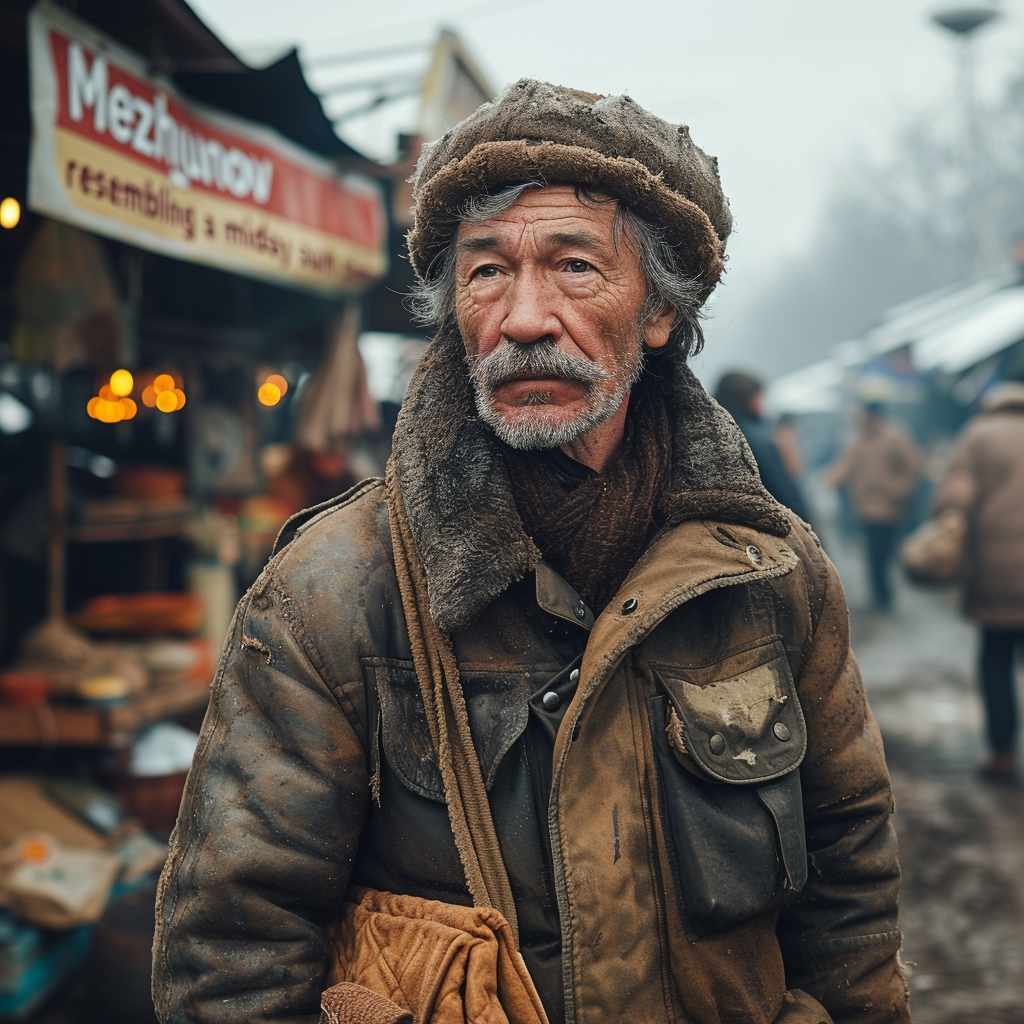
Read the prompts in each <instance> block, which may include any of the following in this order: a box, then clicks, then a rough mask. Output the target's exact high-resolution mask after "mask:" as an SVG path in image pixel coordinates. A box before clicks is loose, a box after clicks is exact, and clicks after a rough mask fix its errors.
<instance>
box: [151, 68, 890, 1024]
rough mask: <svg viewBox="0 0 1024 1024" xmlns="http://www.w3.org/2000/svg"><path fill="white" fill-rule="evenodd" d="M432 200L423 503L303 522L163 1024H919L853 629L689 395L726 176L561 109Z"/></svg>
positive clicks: (226, 698) (461, 146) (416, 437)
mask: <svg viewBox="0 0 1024 1024" xmlns="http://www.w3.org/2000/svg"><path fill="white" fill-rule="evenodd" d="M415 197H416V221H415V226H414V228H413V230H412V232H411V233H410V236H409V250H410V255H411V258H412V261H413V265H414V267H415V268H416V271H417V274H418V275H419V278H420V280H421V288H420V291H419V295H418V299H417V301H418V303H419V305H420V310H421V312H422V313H423V314H424V315H425V316H426V317H429V318H430V319H431V320H433V321H434V322H435V323H436V324H437V327H438V331H437V335H436V337H435V339H434V341H433V343H432V344H431V346H430V348H429V349H428V352H427V354H426V356H425V358H424V359H423V361H422V363H421V365H420V367H419V369H418V371H417V375H416V377H415V378H414V380H413V382H412V384H411V386H410V389H409V393H408V395H407V398H406V401H405V404H404V406H403V408H402V413H401V417H400V419H399V423H398V428H397V431H396V435H395V442H394V454H393V458H392V460H391V463H390V465H389V470H388V477H387V480H386V482H384V481H380V480H371V481H367V482H365V483H363V484H362V485H360V486H359V487H357V488H356V489H354V490H353V491H350V492H349V493H348V494H346V495H343V496H342V497H340V498H338V499H337V500H335V501H331V502H328V503H326V504H325V505H321V506H319V507H318V508H316V509H313V510H310V511H309V512H307V513H303V514H302V515H300V516H298V517H296V518H295V519H294V520H293V521H292V522H291V523H290V524H289V525H288V526H287V527H286V528H285V530H284V531H283V533H282V536H281V538H280V539H279V541H278V550H277V553H276V554H275V556H274V557H273V559H272V560H271V562H270V564H269V565H268V566H267V569H266V571H265V572H264V574H263V575H262V577H261V578H260V580H259V581H258V582H257V583H256V584H255V585H254V586H253V588H252V589H251V591H250V592H249V593H248V594H247V595H246V597H245V598H244V599H243V601H242V602H241V604H240V605H239V609H238V612H237V614H236V617H235V622H234V627H233V629H232V633H231V637H230V639H229V641H228V645H227V649H226V651H225V653H224V656H223V658H222V661H221V666H220V670H219V672H218V675H217V679H216V681H215V683H214V688H213V695H212V701H211V706H210V711H209V714H208V716H207V721H206V724H205V726H204V729H203V736H202V740H201V742H200V745H199V748H198V750H197V753H196V760H195V764H194V767H193V770H192V773H191V775H190V778H189V783H188V788H187V791H186V795H185V799H184V802H183V804H182V808H181V815H180V818H179V822H178V828H177V831H176V833H175V836H174V839H173V842H172V844H171V847H172V848H171V853H170V857H169V860H168V863H167V867H166V869H165V872H164V876H163V879H162V884H161V888H160V894H159V898H158V931H157V937H156V943H155V947H154V948H155V963H154V995H155V1000H156V1006H157V1011H158V1014H159V1016H160V1018H161V1020H162V1021H165V1022H167V1021H174V1022H179V1021H195V1022H204V1024H205V1022H211V1024H212V1022H215V1021H216V1022H222V1021H223V1022H227V1021H232V1022H234V1021H243V1020H253V1019H260V1020H285V1019H288V1020H292V1019H300V1018H301V1019H303V1020H310V1021H311V1020H313V1019H314V1018H315V1016H316V1014H317V1012H318V1009H319V1007H320V1000H321V990H322V989H323V988H327V987H328V986H330V991H329V993H328V995H327V996H325V997H324V1007H325V1019H326V1020H328V1021H331V1022H335V1024H338V1022H345V1021H380V1022H392V1021H400V1020H413V1019H415V1020H416V1021H434V1022H437V1024H442V1022H448V1021H456V1020H458V1021H463V1020H465V1021H488V1022H490V1021H495V1022H498V1021H505V1020H508V1021H511V1022H513V1024H525V1022H527V1021H530V1022H537V1021H543V1020H545V1019H546V1020H548V1021H551V1022H562V1021H567V1022H568V1021H571V1022H578V1024H583V1022H588V1024H598V1022H601V1024H604V1022H620V1021H635V1022H665V1024H668V1022H670V1021H673V1022H677V1021H678V1022H688V1024H730V1022H735V1024H740V1022H743V1024H770V1022H773V1021H778V1022H782V1021H785V1022H787V1024H827V1022H828V1021H829V1020H834V1021H836V1022H837V1024H841V1022H844V1021H850V1022H853V1021H857V1022H878V1024H881V1022H887V1024H888V1022H904V1021H907V1020H908V1019H909V1018H908V1010H907V992H906V986H905V983H904V980H903V976H902V972H901V968H900V965H899V962H898V950H899V946H900V934H899V931H898V928H897V924H896V895H897V888H898V884H899V869H898V866H897V861H896V847H895V840H894V837H893V832H892V828H891V825H890V823H889V815H890V812H891V806H892V798H891V792H890V786H889V779H888V775H887V772H886V768H885V762H884V758H883V754H882V745H881V740H880V738H879V735H878V730H877V728H876V726H875V723H874V720H873V719H872V716H871V713H870V711H869V710H868V707H867V704H866V703H865V700H864V693H863V689H862V685H861V681H860V677H859V674H858V670H857V666H856V663H855V661H854V659H853V656H852V654H851V652H850V648H849V635H848V628H847V613H846V604H845V600H844V597H843V592H842V588H841V586H840V583H839V580H838V578H837V577H836V575H835V572H834V570H833V568H832V566H831V565H830V564H829V562H828V559H827V558H826V557H825V556H824V554H823V553H822V551H821V549H820V547H819V545H818V543H817V541H816V539H815V538H814V536H813V535H812V534H811V533H810V531H809V530H808V529H807V527H806V526H805V525H804V524H803V523H801V522H800V521H799V520H797V519H796V518H795V517H794V516H792V515H791V514H790V513H789V512H788V511H787V510H786V509H785V508H783V507H782V506H780V505H779V504H778V503H777V502H776V501H775V500H774V499H772V498H771V497H770V496H769V495H768V494H767V493H766V492H765V490H764V489H763V487H762V486H761V483H760V481H759V479H758V473H757V467H756V465H755V463H754V462H753V459H752V458H751V456H750V453H749V450H748V448H747V446H746V444H745V442H744V441H743V438H742V435H741V434H740V432H739V430H738V429H737V427H736V425H735V424H734V423H733V421H732V420H731V419H730V417H729V416H728V415H727V414H725V413H724V412H723V411H722V410H721V409H720V408H719V407H718V406H716V405H715V403H714V402H712V401H711V399H709V398H708V396H707V395H706V393H705V392H704V390H703V389H702V388H701V386H700V385H699V384H698V383H697V381H696V379H695V378H694V377H693V375H692V374H691V372H690V371H689V369H688V368H687V364H686V359H687V356H688V355H689V354H690V353H692V352H693V351H696V349H697V348H698V347H699V345H700V342H701V335H700V326H699V319H698V311H699V309H700V306H701V305H702V303H703V302H704V300H705V299H706V298H707V296H708V294H709V293H710V292H711V290H712V289H713V288H714V287H715V284H716V283H717V281H718V279H719V276H720V274H721V272H722V269H723V251H724V244H725V239H726V237H727V235H728V233H729V228H730V216H729V212H728V206H727V204H726V201H725V198H724V196H723V195H722V191H721V187H720V185H719V181H718V174H717V170H716V165H715V162H714V160H712V159H711V158H710V157H708V156H706V155H705V154H704V153H703V152H701V150H699V149H698V148H697V147H696V146H694V144H693V143H692V142H691V141H690V138H689V134H688V132H687V129H686V128H684V127H678V126H675V125H670V124H667V123H665V122H664V121H661V120H659V119H658V118H656V117H654V116H653V115H651V114H649V113H648V112H646V111H645V110H643V109H642V108H640V107H639V106H637V105H636V104H635V103H634V102H633V101H632V100H630V99H629V98H628V97H622V96H620V97H599V96H595V95H592V94H588V93H584V92H578V91H575V90H571V89H565V88H561V87H555V86H551V85H547V84H544V83H539V82H535V81H528V80H524V81H521V82H518V83H517V84H515V85H514V86H512V87H510V88H509V89H508V90H507V91H506V93H505V94H504V95H503V96H502V97H501V98H500V99H499V100H498V101H496V102H495V103H493V104H487V105H485V106H483V107H481V108H480V109H479V110H478V111H477V112H476V113H474V114H473V115H472V116H471V117H469V118H468V119H467V120H466V121H464V122H463V123H462V124H460V125H459V126H458V127H457V128H455V129H454V130H452V131H451V132H449V133H448V134H447V135H446V136H445V137H444V138H443V139H441V141H440V142H438V143H437V144H436V145H435V146H434V147H432V148H431V149H430V150H429V151H427V152H426V153H425V155H424V157H423V159H422V160H421V162H420V166H419V168H418V170H417V174H416V182H415ZM335 983H337V984H335ZM406 1011H411V1015H410V1014H409V1013H407V1012H406Z"/></svg>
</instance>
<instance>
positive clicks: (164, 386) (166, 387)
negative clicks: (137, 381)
mask: <svg viewBox="0 0 1024 1024" xmlns="http://www.w3.org/2000/svg"><path fill="white" fill-rule="evenodd" d="M153 390H154V391H155V392H156V393H157V394H158V395H159V394H160V393H161V392H163V391H173V390H174V378H173V377H172V376H171V375H170V374H169V373H161V374H159V375H158V376H157V377H156V378H155V379H154V381H153ZM157 408H160V407H159V406H157Z"/></svg>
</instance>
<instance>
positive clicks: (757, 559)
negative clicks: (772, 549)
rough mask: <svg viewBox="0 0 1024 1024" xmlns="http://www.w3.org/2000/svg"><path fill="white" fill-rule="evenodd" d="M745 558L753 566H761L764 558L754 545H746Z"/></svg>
mask: <svg viewBox="0 0 1024 1024" xmlns="http://www.w3.org/2000/svg"><path fill="white" fill-rule="evenodd" d="M747 558H749V559H750V560H751V561H752V562H753V563H754V565H761V564H762V563H763V562H764V556H763V555H762V554H761V549H760V548H759V547H758V546H757V545H756V544H748V545H747Z"/></svg>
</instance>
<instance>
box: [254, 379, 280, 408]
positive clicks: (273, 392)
mask: <svg viewBox="0 0 1024 1024" xmlns="http://www.w3.org/2000/svg"><path fill="white" fill-rule="evenodd" d="M256 397H257V398H258V399H259V400H260V402H261V403H262V404H263V405H277V403H278V402H280V401H281V389H280V388H279V387H278V386H277V385H276V384H271V383H270V381H269V380H268V381H266V382H265V383H263V384H261V385H260V389H259V391H257V392H256Z"/></svg>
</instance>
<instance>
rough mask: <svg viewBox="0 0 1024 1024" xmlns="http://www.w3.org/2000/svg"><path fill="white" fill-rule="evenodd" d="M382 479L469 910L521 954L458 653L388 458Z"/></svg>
mask: <svg viewBox="0 0 1024 1024" xmlns="http://www.w3.org/2000/svg"><path fill="white" fill-rule="evenodd" d="M385 480H386V483H387V490H388V519H389V522H390V525H391V543H392V546H393V548H394V558H395V575H396V576H397V578H398V589H399V592H400V593H401V595H402V610H403V612H404V613H405V623H406V628H407V630H408V632H409V644H410V646H411V648H412V660H413V665H414V666H415V669H416V678H417V680H418V681H419V684H420V691H421V693H422V695H423V705H424V707H425V709H426V713H427V724H428V726H429V727H430V737H431V739H432V740H433V742H434V750H435V751H436V752H437V761H438V767H439V768H440V771H441V778H442V780H443V781H444V792H445V802H446V803H447V806H448V817H449V818H450V820H451V825H452V832H453V833H454V834H455V846H456V848H457V849H458V851H459V859H460V860H461V861H462V868H463V871H464V872H465V874H466V883H467V884H468V886H469V891H470V894H471V895H472V897H473V905H474V906H477V907H493V908H494V909H495V910H497V911H499V912H500V913H501V914H502V916H503V917H504V918H505V920H506V921H507V922H508V924H509V927H510V928H511V929H512V935H513V937H514V939H515V944H516V948H517V949H518V948H519V924H518V920H517V918H516V908H515V903H514V902H513V900H512V888H511V886H510V885H509V880H508V872H507V871H506V870H505V862H504V861H503V860H502V857H501V848H500V846H499V845H498V834H497V832H496V831H495V828H494V819H493V818H492V817H491V805H490V803H489V801H488V798H487V787H486V786H485V785H484V777H483V772H482V771H481V768H480V759H479V757H478V756H477V752H476V746H475V745H474V743H473V736H472V733H471V732H470V729H469V713H468V711H467V709H466V698H465V695H464V693H463V692H462V684H461V682H460V681H459V669H458V666H457V664H456V662H455V653H454V651H453V650H452V645H451V640H450V639H449V638H448V637H447V636H444V635H443V634H442V633H441V632H440V630H439V629H438V628H437V626H436V625H435V623H434V620H433V618H432V617H431V615H430V606H429V603H428V595H427V577H426V573H425V572H424V570H423V564H422V563H421V561H420V559H419V553H418V552H417V550H416V541H415V539H414V538H413V536H412V531H411V530H410V527H409V521H408V519H407V517H406V513H405V503H404V501H403V498H402V491H401V488H400V487H399V484H398V477H397V474H396V472H395V466H394V462H393V460H390V459H389V460H388V466H387V474H386V477H385Z"/></svg>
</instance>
